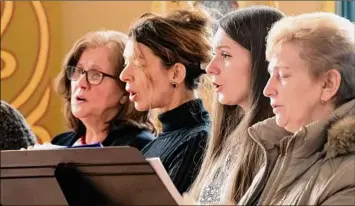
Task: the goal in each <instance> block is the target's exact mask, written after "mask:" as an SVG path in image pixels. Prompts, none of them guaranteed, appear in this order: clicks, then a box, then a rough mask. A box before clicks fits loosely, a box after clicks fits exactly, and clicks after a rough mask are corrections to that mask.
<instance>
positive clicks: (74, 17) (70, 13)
mask: <svg viewBox="0 0 355 206" xmlns="http://www.w3.org/2000/svg"><path fill="white" fill-rule="evenodd" d="M231 2H232V1H231ZM193 3H195V2H192V1H1V99H2V100H5V101H7V102H9V103H10V104H11V105H13V106H14V107H15V108H17V109H19V110H20V112H21V113H22V114H23V115H24V116H25V117H26V119H27V121H28V123H29V124H30V126H31V127H32V129H33V130H34V132H35V133H36V135H37V136H38V138H39V140H40V142H44V141H49V140H50V139H51V138H52V137H53V136H54V135H56V134H58V133H61V132H64V131H66V130H67V128H66V125H65V122H64V119H63V117H62V116H63V115H62V101H61V99H60V98H59V97H58V96H57V94H56V93H55V91H54V89H53V81H54V78H55V76H56V75H57V74H58V72H59V70H60V66H61V63H62V60H63V58H64V56H65V54H66V52H67V51H68V50H69V49H70V47H71V45H72V44H73V43H74V41H75V40H76V39H77V38H79V37H80V36H82V35H83V34H84V33H86V32H88V31H91V30H97V29H116V30H119V31H122V32H125V33H126V32H127V31H128V28H129V25H130V24H131V23H132V22H133V21H134V20H135V19H136V18H138V17H139V16H141V15H142V14H143V13H145V12H157V13H164V12H168V11H171V10H174V9H178V8H185V7H188V6H192V5H193ZM232 3H233V5H237V6H238V7H239V8H241V7H247V6H251V5H255V4H266V5H269V6H274V7H278V8H279V9H281V10H282V11H284V12H285V13H286V14H300V13H306V12H314V11H329V12H335V10H336V8H335V2H334V1H236V2H232ZM235 3H237V4H235ZM207 89H208V88H207ZM202 94H203V96H204V100H205V103H206V104H207V106H208V107H209V104H210V100H211V95H210V93H208V91H207V92H206V91H205V92H203V93H202Z"/></svg>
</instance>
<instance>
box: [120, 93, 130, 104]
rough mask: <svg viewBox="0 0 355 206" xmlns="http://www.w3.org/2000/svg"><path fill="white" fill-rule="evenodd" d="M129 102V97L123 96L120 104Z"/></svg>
mask: <svg viewBox="0 0 355 206" xmlns="http://www.w3.org/2000/svg"><path fill="white" fill-rule="evenodd" d="M127 101H128V96H127V95H123V96H122V97H121V99H120V104H126V102H127Z"/></svg>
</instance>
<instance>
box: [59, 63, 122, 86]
mask: <svg viewBox="0 0 355 206" xmlns="http://www.w3.org/2000/svg"><path fill="white" fill-rule="evenodd" d="M84 73H85V76H86V80H87V81H88V82H89V83H90V84H91V85H99V84H101V82H102V80H103V79H104V77H110V78H112V79H115V80H117V77H115V76H113V75H110V74H106V73H103V72H100V71H97V70H95V69H90V70H88V71H85V70H84V69H81V68H79V67H75V66H67V69H66V75H67V78H68V79H69V80H71V81H77V80H78V79H79V78H80V77H81V75H83V74H84Z"/></svg>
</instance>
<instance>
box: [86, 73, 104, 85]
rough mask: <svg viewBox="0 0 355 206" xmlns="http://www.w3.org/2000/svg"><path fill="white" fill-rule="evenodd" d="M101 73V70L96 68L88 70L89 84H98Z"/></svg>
mask: <svg viewBox="0 0 355 206" xmlns="http://www.w3.org/2000/svg"><path fill="white" fill-rule="evenodd" d="M102 78H103V75H102V73H101V72H99V71H96V70H90V71H88V80H89V83H90V84H94V85H98V84H100V83H101V81H102Z"/></svg>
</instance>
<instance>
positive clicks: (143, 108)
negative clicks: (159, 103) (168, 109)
mask: <svg viewBox="0 0 355 206" xmlns="http://www.w3.org/2000/svg"><path fill="white" fill-rule="evenodd" d="M134 108H136V110H137V111H140V112H144V111H148V110H149V109H151V108H149V106H146V105H145V104H142V103H141V102H134ZM152 109H153V108H152Z"/></svg>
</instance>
